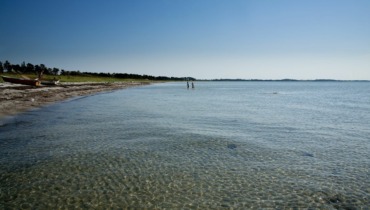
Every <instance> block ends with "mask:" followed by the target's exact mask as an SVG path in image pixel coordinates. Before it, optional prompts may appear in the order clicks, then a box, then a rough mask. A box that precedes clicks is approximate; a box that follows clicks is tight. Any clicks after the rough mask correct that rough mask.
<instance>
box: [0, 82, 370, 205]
mask: <svg viewBox="0 0 370 210" xmlns="http://www.w3.org/2000/svg"><path fill="white" fill-rule="evenodd" d="M195 85H196V88H195V89H194V90H193V89H189V90H187V89H186V84H184V83H164V84H156V85H151V86H144V87H138V88H132V89H126V90H120V91H115V92H111V93H105V94H98V95H94V96H89V97H83V98H78V99H74V100H70V101H66V102H62V103H58V104H55V105H52V106H48V107H44V108H41V109H37V110H34V111H30V112H27V113H24V114H21V115H18V116H15V117H13V118H9V119H6V120H4V121H2V122H0V148H1V150H0V209H32V208H36V209H56V208H73V209H74V208H81V209H91V208H95V209H107V208H112V209H114V208H119V207H121V208H138V209H142V208H149V209H151V208H156V209H164V208H167V209H177V208H189V209H192V208H194V209H195V208H198V209H220V208H226V209H228V208H234V209H246V208H251V209H253V208H254V209H260V208H278V209H284V208H293V207H296V208H321V209H336V208H358V209H361V208H363V209H366V208H368V207H369V206H370V182H369V180H370V83H367V82H197V83H196V84H195Z"/></svg>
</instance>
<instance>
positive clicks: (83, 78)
mask: <svg viewBox="0 0 370 210" xmlns="http://www.w3.org/2000/svg"><path fill="white" fill-rule="evenodd" d="M1 75H3V76H9V77H19V78H20V77H21V76H20V75H19V74H14V73H3V74H1ZM22 75H23V76H26V77H29V78H31V79H34V78H36V75H34V74H22ZM43 78H44V79H53V78H56V79H59V80H60V82H132V81H133V82H153V81H150V80H143V79H142V80H139V79H121V78H114V77H98V76H90V75H79V76H67V75H57V76H54V75H44V76H43ZM0 82H4V81H3V79H2V78H0Z"/></svg>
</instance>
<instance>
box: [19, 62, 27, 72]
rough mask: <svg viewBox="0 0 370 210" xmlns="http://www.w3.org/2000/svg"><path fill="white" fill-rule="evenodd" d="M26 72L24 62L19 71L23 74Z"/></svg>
mask: <svg viewBox="0 0 370 210" xmlns="http://www.w3.org/2000/svg"><path fill="white" fill-rule="evenodd" d="M26 70H27V67H26V62H24V61H23V62H22V64H21V67H20V69H19V71H20V72H22V73H25V72H26Z"/></svg>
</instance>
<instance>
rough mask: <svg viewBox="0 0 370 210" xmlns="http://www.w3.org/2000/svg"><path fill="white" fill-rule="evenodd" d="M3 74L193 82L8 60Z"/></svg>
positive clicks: (1, 65)
mask: <svg viewBox="0 0 370 210" xmlns="http://www.w3.org/2000/svg"><path fill="white" fill-rule="evenodd" d="M4 72H16V73H19V74H36V75H38V74H39V73H40V72H43V73H44V74H47V75H55V76H56V75H67V76H99V77H113V78H120V79H148V80H171V81H184V80H190V81H193V80H195V78H193V77H167V76H151V75H139V74H128V73H105V72H100V73H95V72H81V71H79V70H78V71H68V70H64V69H59V68H55V67H53V68H50V67H47V66H46V65H44V64H37V65H34V64H32V63H26V62H24V61H23V62H22V63H21V64H11V63H10V62H9V61H8V60H6V61H5V62H1V61H0V73H4Z"/></svg>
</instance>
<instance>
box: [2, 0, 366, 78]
mask: <svg viewBox="0 0 370 210" xmlns="http://www.w3.org/2000/svg"><path fill="white" fill-rule="evenodd" d="M0 10H1V11H0V61H2V62H4V61H5V60H9V61H10V62H11V63H13V64H20V63H21V62H23V61H25V62H26V63H32V64H45V65H46V66H47V67H57V68H60V69H65V70H79V71H82V72H85V71H86V72H109V73H132V74H147V75H153V76H174V77H188V76H190V77H195V78H197V79H220V78H228V79H232V78H233V79H236V78H238V79H286V78H290V79H340V80H370V0H32V1H30V0H0Z"/></svg>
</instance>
